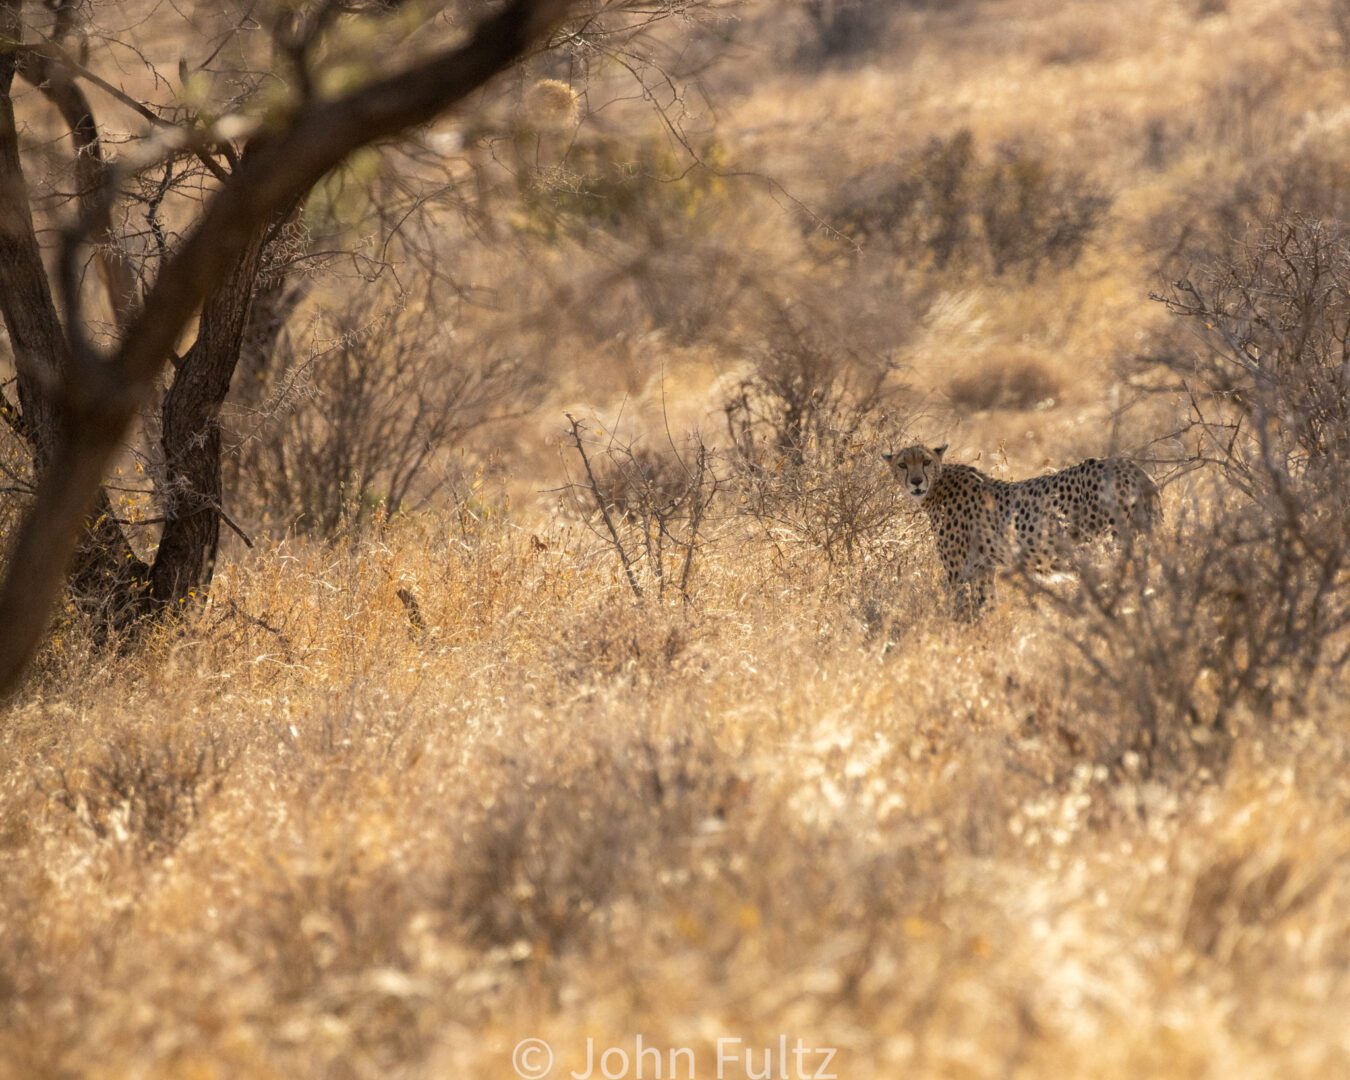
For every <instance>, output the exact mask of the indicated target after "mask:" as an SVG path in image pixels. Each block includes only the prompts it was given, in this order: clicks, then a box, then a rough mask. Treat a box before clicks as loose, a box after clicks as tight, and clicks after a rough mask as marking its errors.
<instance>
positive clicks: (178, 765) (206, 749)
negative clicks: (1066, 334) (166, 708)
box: [51, 735, 228, 854]
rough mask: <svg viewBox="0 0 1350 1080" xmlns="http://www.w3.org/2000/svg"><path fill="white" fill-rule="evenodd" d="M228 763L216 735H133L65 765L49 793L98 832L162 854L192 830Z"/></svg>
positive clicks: (94, 831) (101, 836) (100, 834)
mask: <svg viewBox="0 0 1350 1080" xmlns="http://www.w3.org/2000/svg"><path fill="white" fill-rule="evenodd" d="M227 768H228V757H227V755H226V754H225V753H224V752H223V751H222V749H221V746H220V744H219V743H218V742H216V740H215V739H213V738H210V737H205V738H203V739H201V740H198V741H195V742H192V743H191V744H190V745H177V744H175V743H174V742H173V741H172V740H171V739H168V738H165V739H161V740H160V741H159V742H157V743H146V742H143V741H141V740H140V739H138V738H136V737H134V736H130V735H128V736H126V737H124V738H123V739H122V740H121V741H118V742H114V743H112V744H111V745H109V746H108V747H106V748H105V749H104V750H103V751H102V752H101V753H100V754H98V755H96V756H95V757H93V758H91V759H90V760H89V761H87V762H86V763H85V764H84V765H83V766H82V767H81V768H79V769H77V770H74V771H72V772H66V771H64V770H62V771H61V772H60V773H59V774H58V782H57V784H56V786H55V788H54V790H53V791H52V792H51V795H52V798H53V799H54V800H55V801H56V802H57V803H59V804H60V805H61V806H64V807H65V808H66V809H67V810H69V811H70V812H71V813H73V814H75V815H76V817H77V818H78V819H79V821H80V822H81V823H82V824H83V825H85V826H86V827H88V828H89V829H90V830H91V831H92V832H93V833H94V835H95V836H97V837H99V838H100V839H105V838H113V839H116V840H119V841H132V842H134V843H136V844H138V845H140V846H141V847H142V848H144V849H145V850H147V851H149V852H151V853H160V854H162V853H164V852H166V851H168V850H170V849H172V848H173V847H174V846H176V845H177V844H178V842H179V841H180V840H181V839H182V838H183V836H184V835H185V834H186V833H187V830H188V828H189V827H190V826H191V825H192V823H193V822H194V821H196V819H197V815H198V813H199V811H200V809H201V803H202V800H203V798H204V797H206V796H208V795H209V794H211V793H214V792H216V791H218V790H219V789H220V785H221V783H222V782H223V778H224V775H225V772H226V770H227Z"/></svg>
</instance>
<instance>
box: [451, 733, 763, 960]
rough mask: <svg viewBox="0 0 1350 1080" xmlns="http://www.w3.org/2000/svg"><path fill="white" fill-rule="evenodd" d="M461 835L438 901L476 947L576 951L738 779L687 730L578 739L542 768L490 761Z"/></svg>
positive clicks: (718, 809)
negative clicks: (480, 797)
mask: <svg viewBox="0 0 1350 1080" xmlns="http://www.w3.org/2000/svg"><path fill="white" fill-rule="evenodd" d="M491 775H492V783H491V785H490V788H489V790H488V792H487V793H486V798H485V799H484V801H483V804H482V805H483V806H484V807H485V808H487V809H488V810H489V811H490V812H486V813H478V814H474V815H473V816H472V817H471V818H470V819H469V820H468V821H466V822H464V823H463V826H462V828H461V830H460V831H461V837H462V840H461V842H460V845H459V850H458V851H457V852H456V853H455V856H454V863H453V865H454V866H455V867H456V870H455V872H454V873H453V874H452V875H451V876H450V877H449V878H448V880H447V881H446V895H445V903H446V905H447V907H448V908H449V910H450V911H451V912H452V913H453V915H454V917H455V921H456V922H457V923H458V924H459V925H461V926H463V927H464V928H465V930H466V932H467V933H468V935H469V937H470V939H471V940H472V941H473V943H474V944H475V945H477V946H479V947H492V946H525V947H526V948H535V949H540V948H542V950H543V951H544V953H545V955H550V954H557V953H560V952H563V951H564V950H568V949H578V948H581V947H583V946H584V945H586V944H587V939H588V937H589V930H590V928H591V926H592V924H593V923H594V924H595V925H596V926H598V927H599V928H601V929H603V928H604V926H605V925H606V922H607V919H606V914H607V909H609V908H610V907H611V906H612V905H614V904H615V903H616V902H617V901H618V900H619V899H620V898H621V897H632V896H634V895H637V896H641V895H642V894H644V893H646V892H647V891H648V889H649V888H651V886H652V881H651V878H652V877H653V876H654V875H653V874H652V870H653V868H655V867H658V866H661V865H662V861H661V859H662V853H665V852H669V851H670V850H671V848H672V846H674V847H679V846H681V845H682V844H683V843H685V842H687V841H689V840H690V839H692V838H693V837H695V836H696V835H697V834H698V832H699V829H700V827H701V826H703V825H704V824H705V823H706V822H708V821H710V820H717V819H719V818H721V817H723V816H724V815H725V814H726V813H727V812H728V808H729V806H730V805H731V803H732V802H734V799H735V797H736V789H737V786H738V785H737V773H736V770H735V768H734V767H733V764H732V763H731V762H730V761H729V760H728V759H727V757H726V755H725V754H724V753H723V752H722V751H721V750H720V749H719V748H718V747H717V746H716V745H715V744H714V743H713V742H712V741H711V740H710V739H708V738H707V736H706V734H704V733H702V732H701V731H699V729H698V728H697V726H693V727H690V728H688V729H686V730H684V731H682V732H681V733H679V734H666V733H663V732H660V731H658V730H654V729H653V728H652V727H651V726H650V725H648V724H645V723H640V724H639V729H638V730H636V731H633V732H628V733H623V734H619V733H616V732H612V731H603V730H602V731H598V732H595V733H592V734H588V735H578V737H577V738H576V740H575V745H573V746H572V747H571V750H570V752H569V753H568V754H567V755H566V756H565V757H563V758H560V759H559V760H557V761H555V762H552V763H545V762H527V761H521V762H519V763H516V764H514V765H512V764H510V763H499V762H493V768H492V770H491Z"/></svg>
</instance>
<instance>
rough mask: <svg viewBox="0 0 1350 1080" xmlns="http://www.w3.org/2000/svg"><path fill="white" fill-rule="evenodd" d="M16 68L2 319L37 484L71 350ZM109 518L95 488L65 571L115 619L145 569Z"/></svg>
mask: <svg viewBox="0 0 1350 1080" xmlns="http://www.w3.org/2000/svg"><path fill="white" fill-rule="evenodd" d="M13 10H14V9H13V7H12V5H6V6H5V7H4V8H3V9H0V35H2V34H8V33H11V32H14V33H17V31H16V30H14V31H11V29H10V28H9V27H8V26H5V25H3V24H4V23H6V22H8V21H9V20H8V19H7V18H6V16H8V15H9V14H10V13H11V12H12V11H13ZM15 70H16V62H15V57H14V54H12V53H11V54H8V55H0V316H3V318H4V323H5V328H6V329H7V330H8V332H9V340H10V345H11V346H12V348H13V350H14V361H15V366H16V368H17V369H18V380H17V381H18V397H19V410H20V412H21V414H22V431H23V433H24V434H25V436H26V437H27V439H28V442H29V446H30V448H31V450H32V453H33V464H34V467H35V472H36V473H37V476H38V479H39V482H41V478H42V476H43V474H44V473H45V472H46V471H47V469H48V468H49V467H50V465H51V464H52V460H53V458H54V456H55V451H56V447H57V446H58V445H60V443H61V442H62V439H63V433H62V427H63V424H65V423H66V422H67V421H66V420H65V419H64V418H63V416H62V413H61V410H60V408H59V407H58V405H57V403H56V401H55V398H54V395H53V393H52V391H53V390H54V389H55V388H56V387H57V386H59V385H60V383H61V380H63V379H65V378H67V377H68V374H69V371H70V346H69V343H68V341H67V338H66V335H65V332H64V330H63V329H62V326H61V320H60V318H59V317H58V316H57V313H56V304H55V302H54V301H53V299H52V293H51V287H50V285H49V283H48V280H47V272H46V268H45V267H44V266H43V264H42V255H41V252H40V250H39V248H38V242H37V234H36V232H35V231H34V227H33V216H32V213H31V211H30V210H29V201H28V187H27V184H26V183H25V181H24V175H23V163H22V161H21V160H20V158H19V137H18V128H17V125H16V122H15V118H14V102H13V98H12V97H11V94H10V91H11V87H12V85H13V80H14V75H15ZM115 518H116V515H115V513H114V511H113V507H112V503H111V501H110V500H109V498H108V493H107V491H106V490H105V489H104V488H102V487H100V488H99V490H98V495H97V499H96V503H95V506H94V509H93V513H92V514H91V516H90V517H89V519H88V525H87V527H86V530H85V533H84V535H83V536H82V538H81V541H80V544H79V547H78V549H77V551H76V554H75V558H74V561H73V564H72V567H71V585H72V589H73V592H74V594H75V597H76V599H77V601H78V602H79V603H80V605H81V607H82V608H83V609H85V610H90V611H94V612H97V613H100V614H104V615H107V616H109V617H112V618H114V619H116V617H117V615H118V611H117V609H116V606H117V605H116V604H115V605H114V606H113V607H109V605H108V601H109V600H110V599H113V598H114V597H116V596H117V595H119V594H120V595H121V596H127V595H133V594H135V593H136V592H138V591H142V590H144V588H145V586H146V584H147V582H148V573H149V569H150V568H149V567H148V566H147V565H146V564H145V563H144V562H142V561H141V560H140V559H139V558H137V556H136V553H135V551H133V550H132V547H131V544H130V543H129V542H128V541H127V538H126V536H125V534H124V533H123V532H122V529H121V527H120V526H119V525H118V524H117V522H116V520H115ZM110 590H112V591H110ZM117 604H120V601H118V602H117Z"/></svg>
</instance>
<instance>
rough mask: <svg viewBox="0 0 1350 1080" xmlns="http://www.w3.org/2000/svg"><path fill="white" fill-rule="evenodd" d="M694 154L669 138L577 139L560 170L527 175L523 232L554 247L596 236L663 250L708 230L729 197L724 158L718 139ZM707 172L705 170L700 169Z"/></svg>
mask: <svg viewBox="0 0 1350 1080" xmlns="http://www.w3.org/2000/svg"><path fill="white" fill-rule="evenodd" d="M690 150H691V151H692V153H693V160H692V161H691V160H690V158H689V156H688V152H686V150H685V149H684V148H683V147H681V146H679V145H678V144H674V143H672V142H671V140H670V139H669V137H668V136H667V135H666V134H665V133H664V132H663V133H661V134H660V135H655V136H649V137H647V138H645V139H633V138H627V139H624V140H622V141H620V140H618V139H606V138H600V137H596V136H591V137H587V138H584V139H579V140H577V141H576V142H574V143H572V144H570V145H569V146H568V147H567V150H566V153H565V154H564V155H563V156H562V158H561V159H560V161H559V162H558V163H557V164H556V165H537V166H536V167H534V168H532V169H529V170H528V171H527V172H526V173H525V175H524V177H523V178H522V179H523V180H528V183H524V184H523V186H522V189H521V193H520V194H521V204H520V214H521V218H520V220H519V222H518V225H519V227H520V228H521V229H522V230H524V231H526V232H529V233H531V234H534V235H538V236H541V237H543V238H545V239H549V240H558V239H561V238H562V237H564V236H569V237H572V238H574V239H582V240H585V239H586V238H587V234H588V233H589V231H590V230H593V229H603V230H605V231H607V232H609V233H612V234H614V235H617V236H632V237H634V238H641V239H644V240H648V241H650V242H651V243H652V245H653V246H654V247H657V248H660V247H662V246H664V245H665V244H666V243H667V242H668V241H669V240H670V239H671V237H672V236H673V235H689V234H690V233H691V232H697V231H700V230H701V229H704V228H706V227H707V225H708V224H709V212H710V211H712V210H715V209H716V206H717V204H718V203H719V202H720V201H721V200H722V199H723V198H724V197H725V195H726V193H727V185H726V181H725V180H723V179H721V178H720V177H719V176H718V175H717V172H716V168H717V166H718V165H720V164H721V163H722V161H723V158H724V156H725V151H724V150H723V149H722V147H721V144H719V143H718V142H716V141H715V140H707V141H703V142H700V143H698V144H697V145H693V146H691V148H690ZM703 165H707V166H708V167H707V168H704V167H702V166H703Z"/></svg>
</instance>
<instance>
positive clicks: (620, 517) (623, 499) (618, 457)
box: [567, 415, 721, 601]
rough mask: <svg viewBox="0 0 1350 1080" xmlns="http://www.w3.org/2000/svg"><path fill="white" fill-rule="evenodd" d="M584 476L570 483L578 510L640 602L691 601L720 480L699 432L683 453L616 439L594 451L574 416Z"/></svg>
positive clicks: (573, 437)
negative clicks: (675, 595)
mask: <svg viewBox="0 0 1350 1080" xmlns="http://www.w3.org/2000/svg"><path fill="white" fill-rule="evenodd" d="M567 419H568V422H569V424H570V437H571V441H572V445H573V447H574V448H575V449H576V452H577V458H578V460H579V461H580V463H581V470H582V477H581V479H580V480H579V481H578V482H576V483H572V484H569V485H568V489H569V491H570V492H571V494H572V495H573V504H574V506H575V507H576V508H577V509H579V510H580V511H581V512H582V513H583V515H584V516H585V520H586V522H587V525H588V527H589V528H590V529H591V531H592V532H593V533H594V534H595V535H596V536H597V537H599V538H600V539H601V540H602V541H604V542H605V543H606V544H607V545H608V546H609V548H610V550H611V551H612V552H613V554H614V555H615V557H616V558H617V559H618V561H619V564H620V566H621V567H622V568H623V572H624V577H625V579H626V581H627V583H628V587H629V589H630V590H631V591H632V594H633V596H634V597H635V598H636V599H639V600H640V599H642V598H643V597H644V596H646V595H651V596H654V597H655V598H656V599H658V600H660V599H662V598H664V597H665V596H666V594H667V592H671V593H678V595H679V596H680V597H681V598H683V599H684V600H686V601H687V600H689V599H690V588H691V585H692V575H693V571H694V565H695V562H696V560H697V558H698V556H699V554H700V550H701V549H702V547H703V545H704V544H705V543H706V541H707V537H706V535H705V528H706V524H707V520H708V512H709V510H711V509H712V506H713V502H714V500H715V499H716V498H717V492H718V488H719V487H720V485H721V479H720V478H719V477H718V475H717V470H716V461H715V455H714V453H713V452H712V451H711V450H709V449H708V448H707V446H705V445H704V443H703V439H702V437H701V436H699V435H698V434H697V433H693V434H691V435H690V436H689V437H688V440H687V446H686V450H685V453H684V454H683V455H682V454H681V453H680V452H679V451H677V450H676V449H675V446H674V443H673V441H672V443H671V448H670V452H669V453H668V454H662V453H657V452H655V451H653V450H652V449H651V448H649V447H636V448H635V447H634V446H632V445H629V444H623V443H619V442H618V441H617V440H615V439H613V438H611V439H610V440H609V441H608V442H607V443H606V445H605V447H604V449H603V450H601V451H600V452H599V461H598V462H596V461H593V460H592V459H593V457H594V456H595V453H594V452H593V451H592V452H588V451H587V449H586V443H585V440H584V438H583V434H582V433H583V427H582V424H581V422H580V421H578V420H576V419H574V418H573V417H572V416H571V415H569V416H568V418H567Z"/></svg>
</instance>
